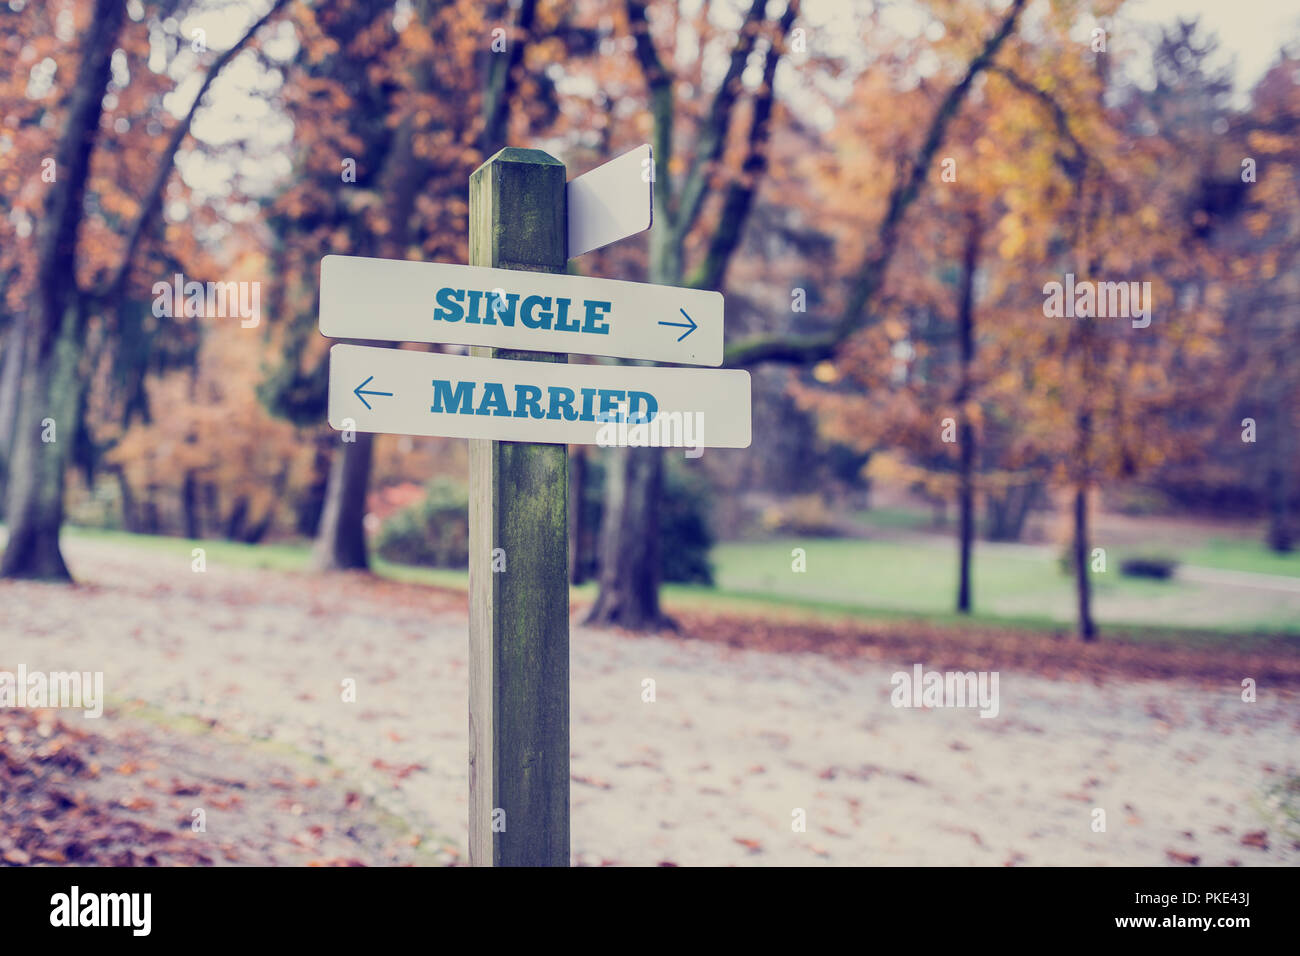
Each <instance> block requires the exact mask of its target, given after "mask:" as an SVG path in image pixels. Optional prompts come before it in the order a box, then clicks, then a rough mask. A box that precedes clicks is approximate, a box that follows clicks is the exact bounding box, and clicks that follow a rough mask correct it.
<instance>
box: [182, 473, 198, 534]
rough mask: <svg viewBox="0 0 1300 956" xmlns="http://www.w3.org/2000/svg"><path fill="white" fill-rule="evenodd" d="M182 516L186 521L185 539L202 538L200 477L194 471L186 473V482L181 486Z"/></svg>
mask: <svg viewBox="0 0 1300 956" xmlns="http://www.w3.org/2000/svg"><path fill="white" fill-rule="evenodd" d="M181 515H182V516H183V519H184V521H185V537H187V538H189V539H190V540H191V541H195V540H197V539H198V538H201V537H202V536H203V532H202V529H200V527H199V487H198V475H197V474H195V472H194V470H193V469H190V470H189V471H187V472H185V481H184V482H183V483H182V484H181Z"/></svg>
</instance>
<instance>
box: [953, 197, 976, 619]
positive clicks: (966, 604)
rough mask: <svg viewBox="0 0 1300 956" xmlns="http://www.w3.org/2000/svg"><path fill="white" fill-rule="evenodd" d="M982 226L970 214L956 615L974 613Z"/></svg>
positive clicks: (962, 330)
mask: <svg viewBox="0 0 1300 956" xmlns="http://www.w3.org/2000/svg"><path fill="white" fill-rule="evenodd" d="M979 243H980V223H979V219H978V217H977V216H976V215H975V214H974V213H971V214H970V216H969V218H968V223H967V229H966V244H965V249H964V250H963V254H962V279H961V304H960V306H959V308H958V310H957V325H958V328H957V335H958V338H959V339H960V341H961V372H960V376H961V380H960V384H959V386H958V389H957V419H958V421H959V422H960V424H959V425H958V428H957V442H958V444H959V445H960V446H961V447H960V449H959V451H960V453H961V466H960V468H961V471H960V474H959V477H958V495H957V507H958V511H959V519H960V533H959V540H960V546H959V552H960V554H959V558H958V576H957V577H958V582H957V613H958V614H969V613H970V612H971V548H972V546H973V545H974V542H975V429H974V427H972V425H971V421H970V412H969V409H968V407H967V406H968V405H969V403H970V400H971V366H972V365H973V364H974V362H975V266H976V264H977V263H978V260H979Z"/></svg>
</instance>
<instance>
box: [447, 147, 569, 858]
mask: <svg viewBox="0 0 1300 956" xmlns="http://www.w3.org/2000/svg"><path fill="white" fill-rule="evenodd" d="M469 261H470V265H477V266H494V267H496V268H500V269H518V270H525V271H529V272H564V271H565V267H566V264H567V262H568V255H567V250H566V221H565V175H564V165H563V164H562V163H560V162H559V161H558V160H556V159H554V158H553V157H551V156H549V155H547V154H546V153H544V152H542V151H541V150H536V149H515V148H509V147H508V148H506V149H503V150H501V151H500V152H499V153H497V154H496V155H495V156H493V157H492V158H491V159H489V160H488V161H487V162H485V163H484V164H483V165H482V166H480V167H479V168H478V169H476V170H475V171H474V173H473V175H471V176H470V180H469ZM485 291H486V290H485ZM493 305H494V303H492V302H489V304H488V308H492V307H493ZM472 351H473V354H474V355H482V356H492V357H496V358H511V359H524V360H532V361H542V362H566V361H567V360H568V356H566V355H564V354H557V353H549V352H521V351H511V350H507V349H489V348H481V347H475V348H474V349H473V350H472ZM567 467H568V457H567V453H566V446H565V445H562V444H532V443H525V442H506V441H488V440H484V439H477V438H475V439H470V442H469V474H470V505H469V536H470V539H469V594H470V607H469V615H470V616H469V672H470V673H469V857H470V862H471V863H472V864H473V865H474V866H568V865H569V583H568V516H567V497H568V475H567Z"/></svg>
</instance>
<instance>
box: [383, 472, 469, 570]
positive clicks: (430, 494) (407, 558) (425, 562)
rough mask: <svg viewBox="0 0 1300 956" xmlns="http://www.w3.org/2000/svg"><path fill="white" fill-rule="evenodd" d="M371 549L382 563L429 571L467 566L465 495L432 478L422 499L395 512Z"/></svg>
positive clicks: (449, 483) (454, 484)
mask: <svg viewBox="0 0 1300 956" xmlns="http://www.w3.org/2000/svg"><path fill="white" fill-rule="evenodd" d="M375 550H376V551H377V552H378V554H379V556H380V557H381V558H383V559H384V560H386V561H392V562H395V563H397V564H418V565H422V566H424V567H430V568H467V567H469V495H468V493H467V492H466V490H465V488H464V487H463V486H462V485H460V484H458V483H457V482H454V481H452V480H450V479H448V478H435V479H434V480H433V481H432V482H430V483H429V486H428V489H427V490H426V492H425V495H424V497H423V498H421V499H420V500H419V501H417V502H415V503H413V504H410V505H407V506H406V507H405V508H402V509H401V510H400V511H396V512H394V513H393V514H392V516H391V517H389V518H388V520H387V521H385V522H384V524H383V526H382V527H381V528H380V529H379V536H378V539H377V541H376V542H375Z"/></svg>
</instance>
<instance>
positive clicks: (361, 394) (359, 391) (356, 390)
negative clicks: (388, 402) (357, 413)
mask: <svg viewBox="0 0 1300 956" xmlns="http://www.w3.org/2000/svg"><path fill="white" fill-rule="evenodd" d="M373 378H374V376H373V375H372V376H370V378H368V379H366V380H365V381H364V382H362V383H361V384H360V385H358V386H357V387H356V388H354V389H353V390H352V394H353V395H355V396H356V397H357V398H359V399H361V404H362V405H364V406H366V408H370V403H369V402H367V401H366V398H365V397H366V396H367V395H386V396H388V397H389V398H392V397H393V393H392V392H375V391H362V389H364V388H365V387H366V386H367V385H369V384H370V382H371V380H372V379H373Z"/></svg>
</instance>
